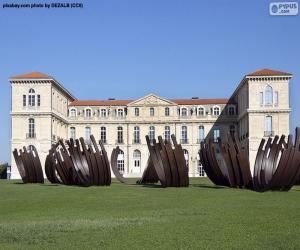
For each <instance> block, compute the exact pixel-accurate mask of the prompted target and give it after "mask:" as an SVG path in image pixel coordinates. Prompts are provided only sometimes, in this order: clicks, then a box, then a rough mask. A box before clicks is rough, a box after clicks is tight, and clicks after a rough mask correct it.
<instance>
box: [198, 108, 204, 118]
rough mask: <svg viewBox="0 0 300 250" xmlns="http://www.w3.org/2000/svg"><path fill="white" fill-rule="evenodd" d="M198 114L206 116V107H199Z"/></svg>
mask: <svg viewBox="0 0 300 250" xmlns="http://www.w3.org/2000/svg"><path fill="white" fill-rule="evenodd" d="M198 115H199V116H204V115H205V109H204V108H203V107H200V108H198Z"/></svg>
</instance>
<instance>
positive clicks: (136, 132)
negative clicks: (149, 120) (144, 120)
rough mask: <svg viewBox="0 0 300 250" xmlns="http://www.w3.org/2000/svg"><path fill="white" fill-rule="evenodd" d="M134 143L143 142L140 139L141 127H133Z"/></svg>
mask: <svg viewBox="0 0 300 250" xmlns="http://www.w3.org/2000/svg"><path fill="white" fill-rule="evenodd" d="M133 143H141V141H140V127H138V126H135V127H134V128H133Z"/></svg>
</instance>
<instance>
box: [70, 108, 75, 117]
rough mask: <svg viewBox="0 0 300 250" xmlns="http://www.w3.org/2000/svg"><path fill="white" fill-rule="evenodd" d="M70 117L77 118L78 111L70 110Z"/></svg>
mask: <svg viewBox="0 0 300 250" xmlns="http://www.w3.org/2000/svg"><path fill="white" fill-rule="evenodd" d="M70 117H76V109H74V108H73V109H71V110H70Z"/></svg>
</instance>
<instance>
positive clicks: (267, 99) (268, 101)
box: [265, 85, 273, 105]
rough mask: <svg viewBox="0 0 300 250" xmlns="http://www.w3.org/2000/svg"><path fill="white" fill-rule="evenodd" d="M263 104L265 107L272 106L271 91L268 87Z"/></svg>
mask: <svg viewBox="0 0 300 250" xmlns="http://www.w3.org/2000/svg"><path fill="white" fill-rule="evenodd" d="M265 104H266V105H272V104H273V89H272V87H271V86H270V85H268V86H266V89H265Z"/></svg>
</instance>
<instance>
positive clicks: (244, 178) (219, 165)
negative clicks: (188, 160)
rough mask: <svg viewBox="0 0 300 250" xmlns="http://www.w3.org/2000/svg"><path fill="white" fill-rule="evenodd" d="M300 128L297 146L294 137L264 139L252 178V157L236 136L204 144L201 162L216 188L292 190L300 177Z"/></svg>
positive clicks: (202, 144) (200, 152)
mask: <svg viewBox="0 0 300 250" xmlns="http://www.w3.org/2000/svg"><path fill="white" fill-rule="evenodd" d="M299 145H300V128H296V139H295V143H294V144H293V143H292V135H289V137H288V142H287V143H286V142H285V136H284V135H282V136H281V138H280V139H279V136H275V137H274V139H272V138H269V139H268V141H267V143H266V142H265V139H262V140H261V143H260V146H259V149H258V152H257V155H256V161H255V166H254V173H253V178H252V177H251V171H250V165H249V157H248V154H247V151H246V147H245V145H243V143H242V142H241V141H240V140H239V139H238V138H237V136H231V135H228V136H227V137H226V138H223V140H221V139H220V140H219V142H218V143H214V142H212V140H210V139H209V140H206V141H205V142H204V143H201V149H200V151H199V155H200V161H201V164H202V165H203V168H204V170H205V172H206V174H207V176H208V177H209V178H210V179H211V181H212V182H213V183H214V184H216V185H222V186H229V187H240V188H247V189H252V190H255V191H258V192H263V191H267V190H285V191H287V190H289V189H290V188H291V187H292V186H293V185H294V184H295V183H296V181H297V180H298V179H299V176H300V148H299Z"/></svg>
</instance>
